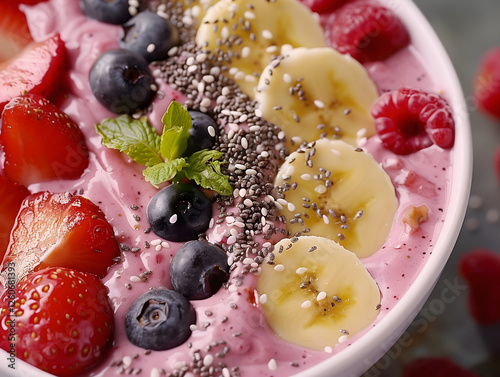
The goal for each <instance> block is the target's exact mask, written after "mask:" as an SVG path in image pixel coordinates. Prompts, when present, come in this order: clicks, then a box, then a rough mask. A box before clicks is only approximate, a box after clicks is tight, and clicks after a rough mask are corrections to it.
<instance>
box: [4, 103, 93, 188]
mask: <svg viewBox="0 0 500 377" xmlns="http://www.w3.org/2000/svg"><path fill="white" fill-rule="evenodd" d="M0 144H1V145H2V146H3V151H4V153H5V162H4V174H5V175H6V176H7V177H8V178H10V179H12V180H13V181H15V182H17V183H20V184H23V185H25V186H28V185H30V184H32V183H37V182H44V181H50V180H55V179H76V178H79V177H80V176H81V175H82V174H83V172H84V171H85V169H86V168H87V166H88V164H89V153H88V149H87V145H86V143H85V139H84V136H83V134H82V132H81V130H80V128H79V127H78V125H77V124H76V123H75V122H74V121H73V120H71V118H70V117H69V116H68V115H67V114H65V113H64V112H62V111H61V110H59V108H57V106H55V105H54V104H52V103H51V102H49V101H48V100H46V99H45V98H43V97H41V96H39V95H36V94H27V95H24V96H21V97H16V98H14V99H13V100H12V101H10V102H9V103H8V104H7V105H6V106H5V108H4V111H3V113H2V125H1V133H0Z"/></svg>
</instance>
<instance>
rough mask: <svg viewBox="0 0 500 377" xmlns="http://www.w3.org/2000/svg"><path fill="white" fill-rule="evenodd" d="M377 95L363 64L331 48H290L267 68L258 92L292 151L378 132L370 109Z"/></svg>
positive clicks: (262, 106)
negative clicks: (323, 140)
mask: <svg viewBox="0 0 500 377" xmlns="http://www.w3.org/2000/svg"><path fill="white" fill-rule="evenodd" d="M278 63H279V64H278ZM312 66H314V69H311V67H312ZM318 83H321V84H318ZM377 98H378V92H377V88H376V87H375V84H374V83H373V81H372V80H371V79H370V77H369V76H368V74H367V72H366V70H365V69H364V67H363V66H362V65H361V64H359V63H358V62H357V61H355V60H354V59H351V58H350V57H349V56H345V55H342V54H340V53H338V52H336V51H335V50H333V49H332V48H329V47H324V48H314V49H306V48H296V49H293V50H291V51H289V52H288V53H287V54H285V55H284V56H283V58H282V59H280V60H276V62H273V63H271V64H269V65H268V66H267V67H266V68H265V70H264V73H263V74H262V77H261V78H260V81H259V85H258V87H257V92H256V95H255V99H256V100H257V101H258V102H259V110H260V111H261V112H262V117H263V118H264V119H266V120H267V121H269V122H272V123H275V124H276V125H277V126H279V127H280V128H281V129H282V130H283V131H284V132H285V136H286V142H287V144H286V146H287V147H288V148H289V150H290V151H293V150H295V149H296V148H297V146H298V145H300V144H301V143H302V142H305V141H307V142H312V141H314V140H318V139H320V138H324V137H328V138H336V139H338V138H341V139H342V140H344V141H346V142H348V143H350V144H352V145H357V142H358V139H360V138H363V137H370V136H371V135H373V134H374V133H375V129H374V122H373V119H372V117H371V116H370V108H371V106H372V105H373V103H374V102H375V101H376V100H377Z"/></svg>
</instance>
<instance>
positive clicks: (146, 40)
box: [120, 11, 180, 62]
mask: <svg viewBox="0 0 500 377" xmlns="http://www.w3.org/2000/svg"><path fill="white" fill-rule="evenodd" d="M122 27H123V32H122V36H121V39H120V47H121V48H125V49H127V50H130V51H134V52H135V53H137V54H139V55H141V56H142V57H143V58H144V59H146V60H147V61H148V62H152V61H157V60H165V59H167V58H168V51H169V50H170V49H171V48H172V47H174V46H178V45H179V44H180V40H179V32H178V31H177V28H176V27H175V26H174V25H172V24H171V23H170V22H169V21H168V20H166V19H164V18H163V17H160V16H158V15H157V14H156V13H153V12H151V11H144V12H141V13H139V14H138V15H137V16H135V17H133V18H132V19H130V20H129V21H128V22H126V23H125V24H123V25H122Z"/></svg>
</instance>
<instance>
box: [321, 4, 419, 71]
mask: <svg viewBox="0 0 500 377" xmlns="http://www.w3.org/2000/svg"><path fill="white" fill-rule="evenodd" d="M327 27H328V28H329V30H330V33H329V41H330V45H331V46H332V47H333V48H335V49H336V50H337V51H339V52H341V53H343V54H349V55H351V56H352V57H353V58H355V59H356V60H358V61H359V62H360V63H367V62H372V61H378V60H384V59H387V58H388V57H389V56H391V55H392V54H394V53H395V52H396V51H398V50H399V49H401V48H403V47H405V46H406V45H408V43H409V42H410V36H409V34H408V30H406V27H405V26H404V25H403V23H402V22H401V20H400V19H399V17H398V16H397V15H396V14H395V13H394V12H393V11H391V10H390V9H388V8H386V7H384V6H381V5H379V4H375V3H370V2H367V1H354V2H351V3H347V4H346V5H345V6H343V7H342V8H340V9H339V10H338V11H337V13H336V14H335V17H333V18H332V19H331V22H330V23H329V25H328V26H327Z"/></svg>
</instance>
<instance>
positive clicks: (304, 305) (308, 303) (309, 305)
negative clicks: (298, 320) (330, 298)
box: [300, 300, 312, 309]
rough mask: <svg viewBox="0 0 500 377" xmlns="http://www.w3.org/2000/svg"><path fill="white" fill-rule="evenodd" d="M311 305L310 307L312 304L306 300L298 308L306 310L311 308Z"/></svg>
mask: <svg viewBox="0 0 500 377" xmlns="http://www.w3.org/2000/svg"><path fill="white" fill-rule="evenodd" d="M311 305H312V302H311V301H309V300H306V301H304V302H303V303H302V304H301V305H300V307H301V308H304V309H307V308H310V307H311Z"/></svg>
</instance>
